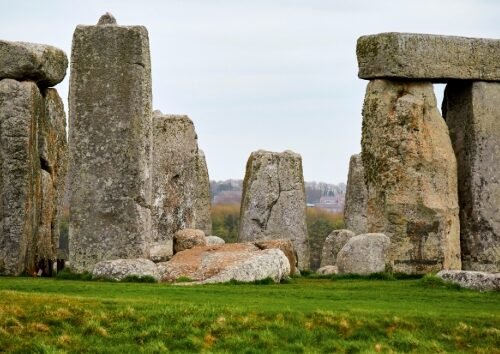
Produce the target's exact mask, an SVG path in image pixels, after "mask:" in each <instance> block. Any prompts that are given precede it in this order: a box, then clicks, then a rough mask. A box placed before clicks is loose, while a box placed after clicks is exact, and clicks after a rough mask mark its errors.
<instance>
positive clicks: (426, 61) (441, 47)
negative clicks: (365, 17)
mask: <svg viewBox="0 0 500 354" xmlns="http://www.w3.org/2000/svg"><path fill="white" fill-rule="evenodd" d="M356 54H357V57H358V65H359V73H358V76H359V77H360V78H361V79H368V80H370V79H377V78H394V79H398V78H399V79H424V80H430V81H434V82H445V81H448V80H456V79H461V80H483V81H498V80H500V61H499V60H498V58H499V57H500V40H498V39H485V38H467V37H455V36H440V35H434V34H416V33H398V32H389V33H380V34H374V35H369V36H362V37H360V38H359V39H358V43H357V46H356Z"/></svg>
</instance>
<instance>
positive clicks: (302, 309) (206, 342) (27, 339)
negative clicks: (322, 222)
mask: <svg viewBox="0 0 500 354" xmlns="http://www.w3.org/2000/svg"><path fill="white" fill-rule="evenodd" d="M425 283H426V282H425V281H422V280H405V281H401V280H399V281H394V280H390V281H389V280H366V279H334V280H330V279H294V281H293V282H291V283H289V284H278V285H231V284H225V285H205V286H172V285H166V284H148V283H141V284H138V283H105V282H88V281H72V280H54V279H33V278H8V277H2V278H0V352H1V351H6V352H38V353H65V352H89V353H90V352H92V353H94V352H102V353H104V352H106V353H110V352H117V353H126V352H147V353H152V352H167V351H172V352H200V351H205V352H237V353H260V352H273V353H279V352H287V353H289V352H295V353H315V352H334V351H336V352H340V353H356V352H370V353H371V352H382V353H390V352H398V353H399V352H419V353H421V352H432V353H438V352H476V353H500V350H499V348H500V329H499V328H500V306H499V304H500V301H499V300H500V294H499V293H491V292H490V293H479V292H474V291H468V290H460V289H455V288H447V287H442V286H435V285H439V284H425Z"/></svg>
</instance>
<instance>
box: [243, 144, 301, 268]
mask: <svg viewBox="0 0 500 354" xmlns="http://www.w3.org/2000/svg"><path fill="white" fill-rule="evenodd" d="M240 213H241V217H240V230H239V240H240V241H256V240H272V239H289V240H291V241H292V243H293V246H294V248H295V251H296V252H297V258H298V266H299V269H308V268H309V245H308V235H307V225H306V198H305V190H304V177H303V175H302V158H301V157H300V155H299V154H296V153H293V152H291V151H285V152H282V153H276V152H269V151H263V150H259V151H256V152H253V153H252V154H251V155H250V158H249V159H248V162H247V167H246V173H245V180H244V182H243V196H242V200H241V211H240Z"/></svg>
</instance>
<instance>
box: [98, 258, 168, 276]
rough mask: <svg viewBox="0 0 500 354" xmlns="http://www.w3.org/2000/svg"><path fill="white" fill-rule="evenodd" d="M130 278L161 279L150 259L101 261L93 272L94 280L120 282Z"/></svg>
mask: <svg viewBox="0 0 500 354" xmlns="http://www.w3.org/2000/svg"><path fill="white" fill-rule="evenodd" d="M129 276H137V277H153V278H154V279H156V280H158V279H159V273H158V268H157V267H156V264H155V263H153V262H152V261H150V260H149V259H141V258H138V259H115V260H111V261H100V262H98V263H96V265H95V266H94V269H93V270H92V278H93V279H107V280H115V281H120V280H123V279H125V278H126V277H129Z"/></svg>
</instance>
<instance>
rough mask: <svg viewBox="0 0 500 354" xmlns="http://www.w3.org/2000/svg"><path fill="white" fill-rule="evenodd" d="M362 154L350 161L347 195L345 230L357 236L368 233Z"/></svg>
mask: <svg viewBox="0 0 500 354" xmlns="http://www.w3.org/2000/svg"><path fill="white" fill-rule="evenodd" d="M364 171H365V170H364V168H363V159H362V158H361V154H358V155H352V156H351V160H350V161H349V175H348V177H347V189H346V193H345V205H344V223H345V228H346V229H348V230H351V231H352V232H354V233H355V234H356V235H359V234H363V233H365V232H367V229H366V202H367V200H368V191H367V190H366V185H365V172H364Z"/></svg>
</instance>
